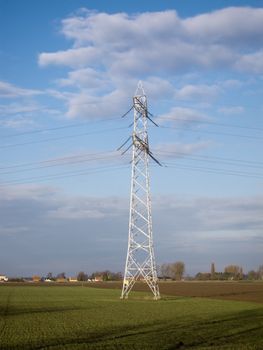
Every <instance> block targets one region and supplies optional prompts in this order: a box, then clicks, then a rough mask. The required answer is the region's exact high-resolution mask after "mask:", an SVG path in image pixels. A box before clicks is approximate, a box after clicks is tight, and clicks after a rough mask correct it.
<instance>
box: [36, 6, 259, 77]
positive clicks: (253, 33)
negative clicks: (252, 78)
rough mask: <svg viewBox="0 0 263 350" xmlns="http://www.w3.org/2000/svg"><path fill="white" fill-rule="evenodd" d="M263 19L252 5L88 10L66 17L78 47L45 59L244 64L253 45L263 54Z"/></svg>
mask: <svg viewBox="0 0 263 350" xmlns="http://www.w3.org/2000/svg"><path fill="white" fill-rule="evenodd" d="M244 23H246V26H244ZM262 23H263V10H262V9H255V8H249V7H247V8H235V7H232V8H226V9H221V10H217V11H214V12H211V13H206V14H202V15H197V16H194V17H189V18H186V19H183V18H180V17H179V16H178V14H177V13H176V11H173V10H170V11H163V12H153V13H142V14H137V15H128V14H126V13H117V14H107V13H97V12H92V11H85V10H84V11H82V12H81V13H80V14H79V15H75V16H72V17H70V18H67V19H65V20H63V21H62V33H63V34H64V35H65V36H66V37H67V38H70V39H73V41H74V46H73V48H72V49H69V50H65V51H58V52H53V53H41V54H40V56H39V64H40V65H43V66H44V65H48V64H61V65H68V66H70V67H79V66H81V67H85V66H90V65H91V66H94V65H98V66H101V65H103V66H104V67H106V68H107V69H109V70H110V71H113V72H114V73H115V74H117V73H118V71H119V72H121V73H122V74H123V73H133V74H134V73H137V74H138V73H140V72H142V71H144V72H145V71H146V72H157V71H159V72H162V71H163V72H172V73H174V72H175V71H178V70H181V69H186V68H187V69H188V70H189V69H191V67H193V66H196V67H203V68H213V67H218V66H222V65H228V66H229V67H230V68H231V67H233V66H235V63H236V64H237V65H238V66H239V67H241V66H242V57H243V55H244V50H247V51H248V52H247V54H248V53H251V48H253V50H254V53H253V54H256V55H260V54H259V53H256V52H257V50H260V48H261V45H262V30H263V25H262ZM245 54H246V53H245ZM244 57H246V56H244ZM239 61H240V63H238V62H239ZM245 61H249V60H247V59H245ZM243 64H245V63H243ZM246 64H247V66H248V65H249V64H250V62H247V63H246ZM258 68H260V67H258ZM251 69H253V67H252V66H251Z"/></svg>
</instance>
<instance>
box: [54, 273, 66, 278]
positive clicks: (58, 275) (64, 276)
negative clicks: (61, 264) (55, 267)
mask: <svg viewBox="0 0 263 350" xmlns="http://www.w3.org/2000/svg"><path fill="white" fill-rule="evenodd" d="M56 278H63V279H66V273H65V272H60V273H58V274H57V277H56Z"/></svg>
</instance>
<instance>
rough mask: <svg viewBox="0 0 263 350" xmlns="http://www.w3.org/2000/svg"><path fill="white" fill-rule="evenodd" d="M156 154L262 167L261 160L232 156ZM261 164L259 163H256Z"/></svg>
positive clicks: (162, 152)
mask: <svg viewBox="0 0 263 350" xmlns="http://www.w3.org/2000/svg"><path fill="white" fill-rule="evenodd" d="M156 154H160V155H168V156H172V155H179V156H186V159H190V160H197V161H203V162H205V161H206V162H212V163H218V162H219V163H224V164H228V165H234V166H242V165H245V166H246V167H249V168H261V169H262V168H263V162H254V161H249V160H240V159H234V158H223V157H209V156H203V155H194V156H191V155H189V153H184V152H176V151H173V152H166V151H157V152H156ZM178 160H179V159H178ZM258 164H261V165H258Z"/></svg>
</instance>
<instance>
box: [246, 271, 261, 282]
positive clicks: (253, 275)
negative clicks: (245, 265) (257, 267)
mask: <svg viewBox="0 0 263 350" xmlns="http://www.w3.org/2000/svg"><path fill="white" fill-rule="evenodd" d="M258 277H259V275H258V272H257V271H254V270H251V271H248V274H247V278H248V279H249V280H252V281H253V280H257V279H258Z"/></svg>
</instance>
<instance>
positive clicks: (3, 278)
mask: <svg viewBox="0 0 263 350" xmlns="http://www.w3.org/2000/svg"><path fill="white" fill-rule="evenodd" d="M7 281H8V278H7V277H6V276H5V275H0V282H7Z"/></svg>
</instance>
